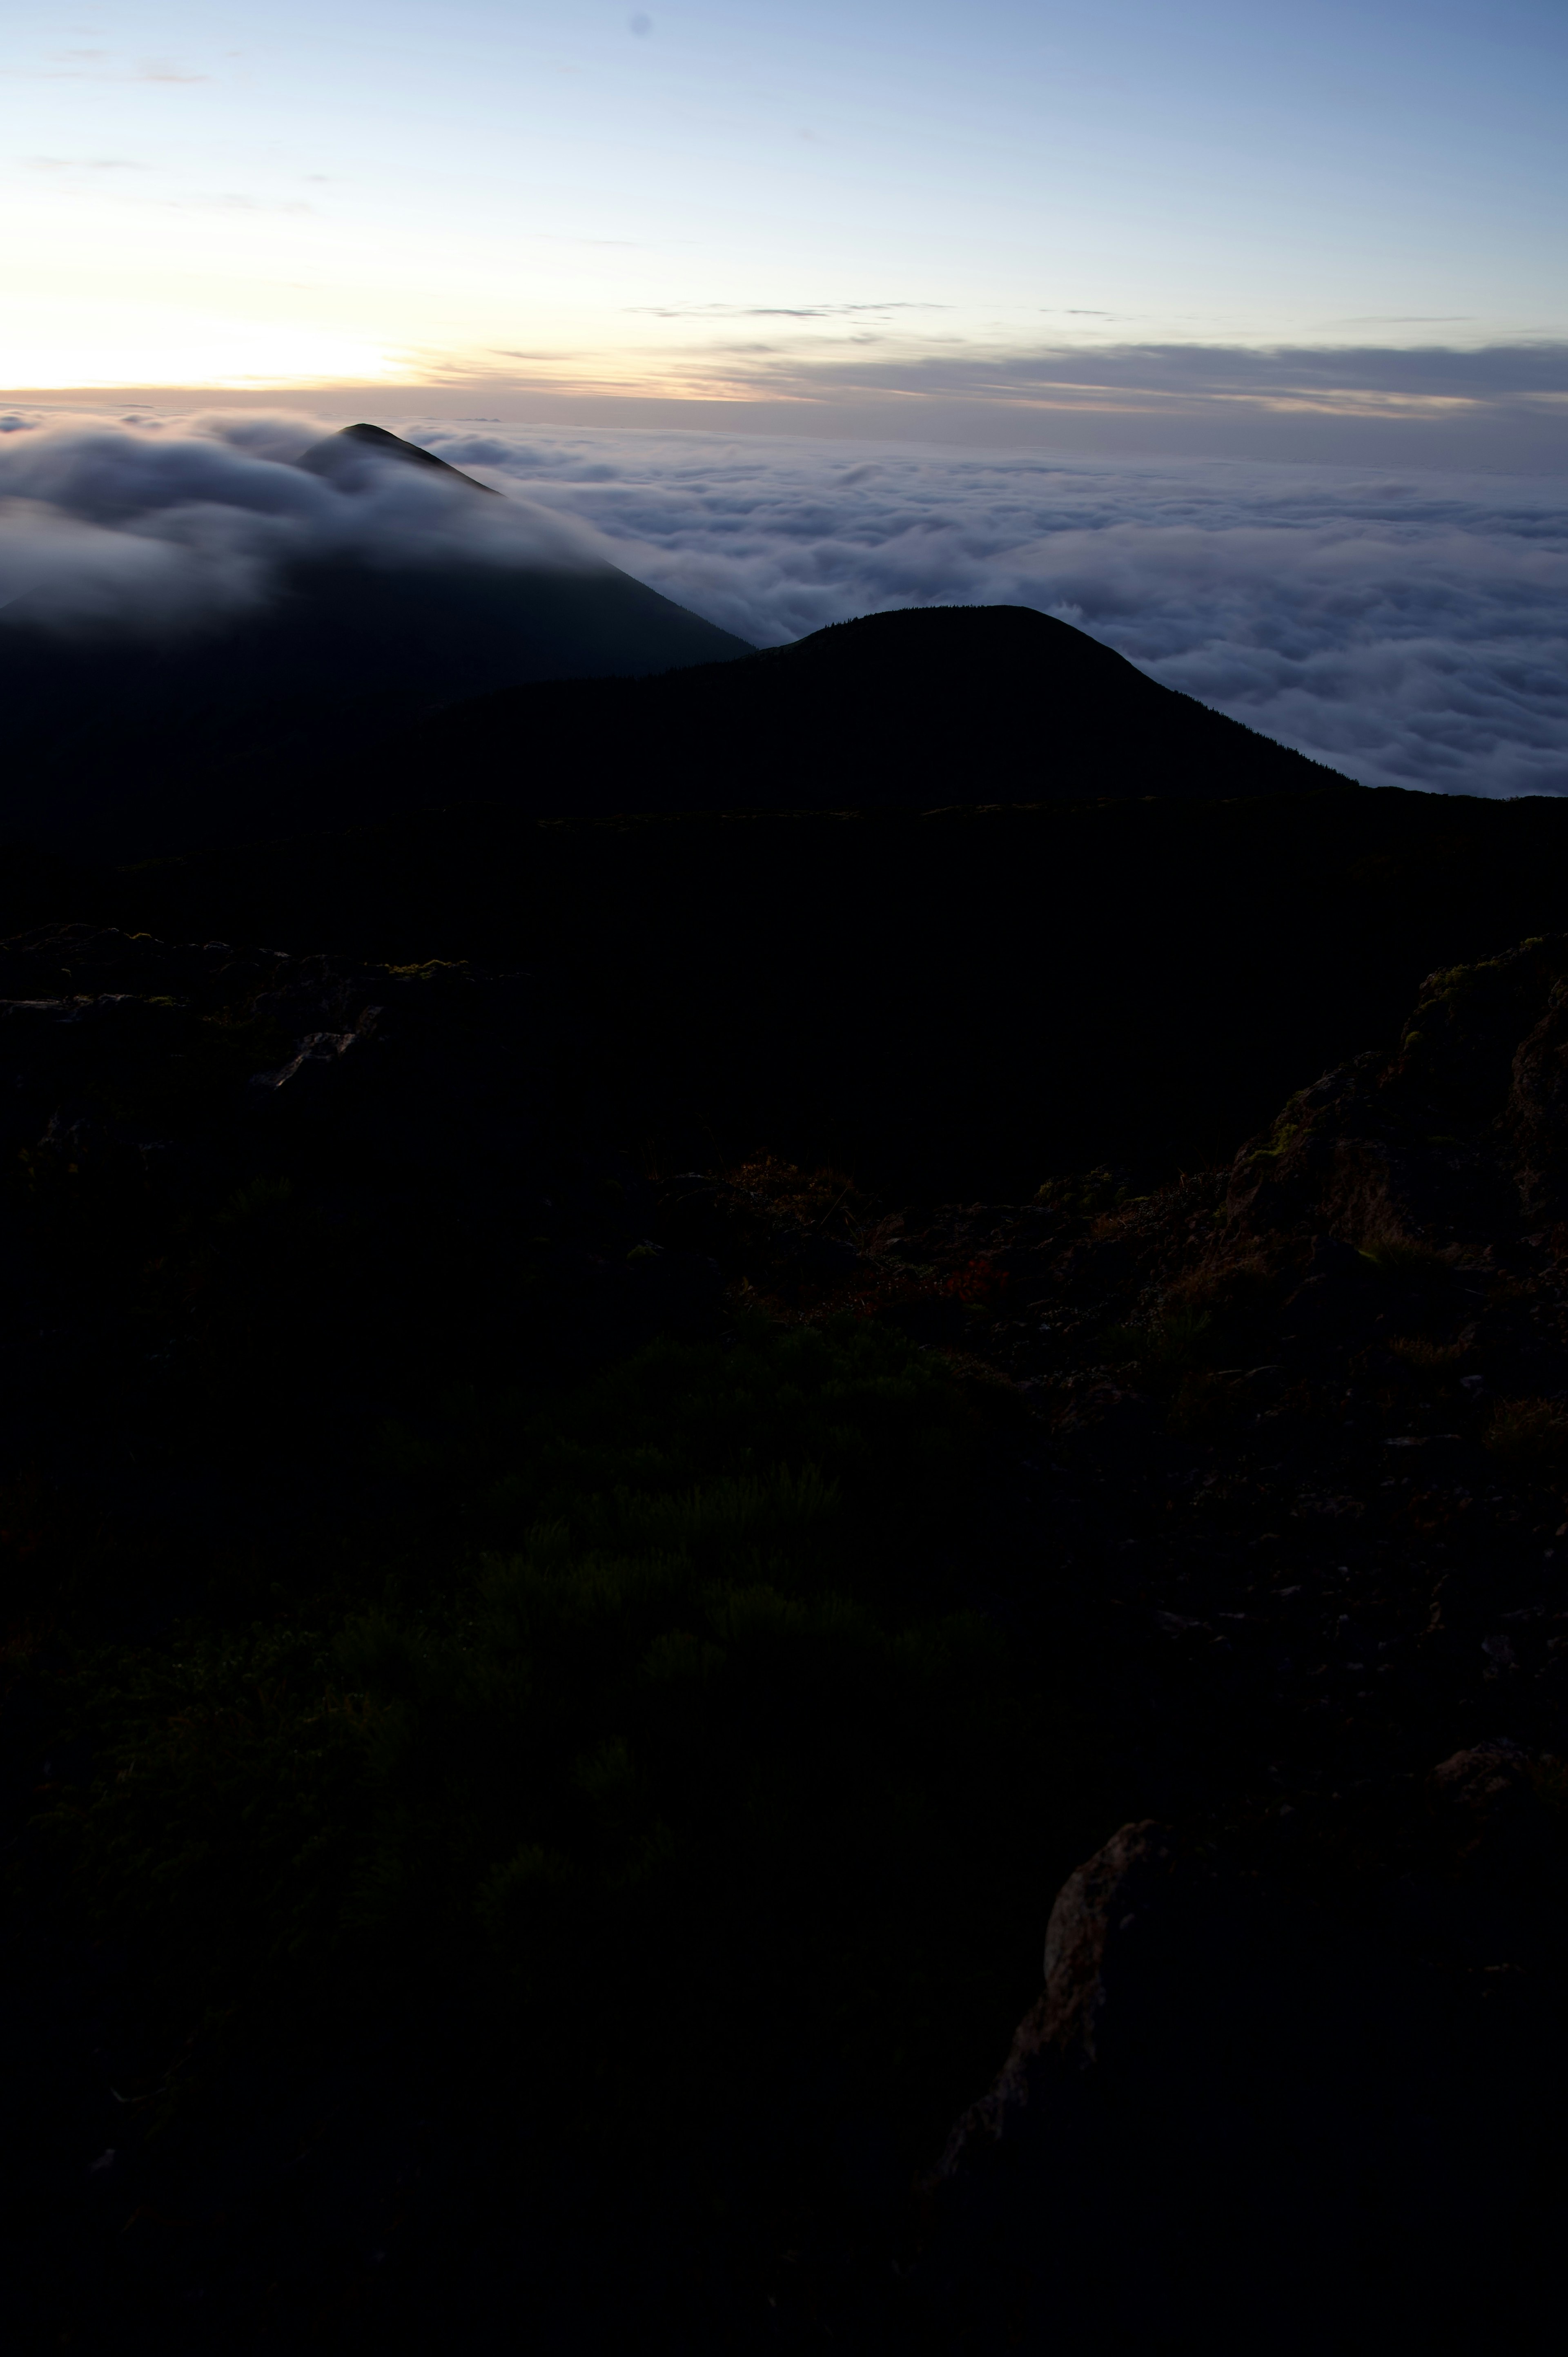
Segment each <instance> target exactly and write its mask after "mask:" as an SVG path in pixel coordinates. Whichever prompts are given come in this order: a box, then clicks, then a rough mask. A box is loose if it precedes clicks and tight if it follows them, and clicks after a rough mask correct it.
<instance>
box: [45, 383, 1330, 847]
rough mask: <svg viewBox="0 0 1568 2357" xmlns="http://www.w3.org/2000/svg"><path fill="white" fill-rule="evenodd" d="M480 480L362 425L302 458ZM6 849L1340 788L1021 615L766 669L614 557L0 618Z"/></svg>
mask: <svg viewBox="0 0 1568 2357" xmlns="http://www.w3.org/2000/svg"><path fill="white" fill-rule="evenodd" d="M389 462H391V463H393V464H398V465H407V466H412V467H416V468H420V469H421V470H422V471H423V470H429V471H432V472H434V473H436V474H439V475H440V476H441V477H443V478H444V479H446V480H448V481H449V483H450V485H451V489H452V491H453V495H454V497H455V498H461V499H465V500H466V499H467V497H468V496H469V495H470V494H471V493H472V492H474V491H486V492H487V494H488V496H491V497H493V496H495V494H493V493H489V492H488V487H487V486H485V485H482V484H477V483H475V482H474V480H473V479H472V478H471V477H469V476H466V475H463V474H461V473H459V472H458V470H457V469H456V468H451V467H448V466H446V463H445V461H443V460H441V459H439V458H437V457H435V456H434V455H433V454H432V453H430V452H429V451H425V450H421V449H418V448H417V447H415V446H413V444H410V443H406V442H403V441H400V440H399V439H398V437H397V436H394V435H391V434H387V433H385V432H383V431H382V430H381V428H379V427H376V426H373V425H353V426H349V427H348V428H347V429H346V430H345V431H344V432H343V433H342V434H338V435H333V436H329V437H328V439H327V440H326V441H324V442H321V443H318V444H317V445H316V446H315V447H314V448H312V449H310V450H307V451H306V452H305V453H304V454H303V456H302V457H301V458H300V459H299V460H298V462H297V463H298V464H299V465H300V466H301V467H303V468H306V469H307V470H308V471H310V472H311V473H313V474H316V475H318V476H321V477H323V478H325V479H328V480H330V481H333V482H335V483H336V484H338V487H339V488H340V489H341V490H343V491H344V493H345V495H346V496H353V495H355V494H356V493H357V492H358V491H360V490H362V489H363V488H365V487H367V486H369V485H370V484H371V483H372V482H373V481H374V480H376V479H378V478H380V479H382V480H384V474H383V472H382V469H383V468H384V467H385V466H386V465H387V464H388V463H389ZM0 698H3V699H4V707H5V714H6V721H7V737H8V750H9V753H10V760H9V762H8V765H7V777H6V780H5V785H4V787H3V788H0V831H3V832H4V833H5V834H9V835H11V836H12V837H13V838H15V837H16V836H18V835H22V836H31V837H34V838H37V839H39V840H42V841H46V842H47V841H54V842H58V843H62V844H71V845H76V846H77V847H79V848H83V849H86V848H90V847H91V848H94V849H102V850H106V851H115V852H119V853H122V854H124V853H126V852H131V851H149V852H150V851H155V850H160V849H166V848H174V847H177V846H178V845H184V844H194V843H199V842H202V841H218V840H227V841H242V840H245V839H247V838H249V837H252V836H255V835H260V834H277V833H279V832H281V831H285V829H290V828H295V827H297V826H299V825H301V824H306V825H318V824H333V823H346V822H350V821H356V820H362V819H365V818H371V817H376V816H381V815H383V814H386V813H391V812H393V811H396V810H406V809H413V808H418V807H422V806H424V805H435V804H441V803H455V802H456V803H463V802H501V803H504V804H506V805H507V806H509V807H510V808H511V809H512V810H513V811H515V813H517V814H518V815H519V816H528V815H532V816H538V817H558V816H571V815H575V814H582V813H613V812H660V811H670V812H680V811H700V810H706V811H712V810H731V811H742V810H758V809H763V810H767V809H772V810H778V809H824V808H827V809H833V808H862V809H865V808H873V807H887V806H897V805H902V806H910V805H914V806H917V807H923V808H930V807H933V806H943V805H948V804H952V803H962V802H969V803H993V802H1042V801H1051V800H1079V799H1085V798H1090V799H1092V798H1096V797H1101V796H1108V795H1111V796H1144V795H1170V794H1181V795H1191V794H1198V795H1214V796H1221V797H1232V796H1238V795H1252V794H1268V793H1282V792H1283V793H1292V792H1295V793H1300V792H1303V791H1313V790H1315V789H1321V788H1324V787H1337V786H1344V785H1346V784H1347V783H1348V782H1349V781H1348V780H1346V779H1344V778H1342V777H1340V776H1339V775H1338V773H1337V772H1336V771H1334V770H1327V769H1325V768H1323V767H1322V766H1320V765H1319V764H1318V763H1316V762H1314V761H1310V760H1308V759H1305V756H1303V755H1301V754H1299V753H1294V752H1291V751H1288V750H1287V749H1286V748H1284V747H1283V746H1280V745H1277V744H1275V743H1273V740H1272V739H1270V738H1268V737H1260V736H1258V735H1256V734H1255V733H1254V732H1253V731H1252V730H1251V729H1249V728H1246V727H1243V726H1241V725H1240V723H1239V722H1237V721H1234V720H1230V719H1228V718H1226V717H1225V716H1223V715H1222V714H1220V713H1217V712H1213V711H1210V710H1209V709H1208V707H1207V706H1206V705H1201V704H1198V703H1196V702H1195V701H1194V700H1193V699H1192V698H1191V697H1190V696H1186V695H1181V694H1176V692H1174V691H1173V690H1171V689H1169V688H1165V687H1161V686H1160V685H1158V684H1157V683H1155V681H1153V680H1151V679H1149V678H1148V677H1146V676H1145V674H1144V673H1142V672H1140V671H1138V670H1137V669H1136V668H1135V667H1134V666H1133V664H1132V663H1129V662H1125V661H1124V660H1123V658H1122V656H1120V655H1118V654H1116V653H1114V652H1113V651H1112V650H1111V649H1110V648H1109V647H1105V646H1102V645H1101V643H1100V642H1099V640H1095V639H1092V638H1090V637H1088V636H1087V635H1086V634H1085V633H1084V632H1083V631H1081V630H1073V629H1072V628H1070V626H1069V624H1067V623H1065V622H1060V621H1056V620H1053V619H1050V618H1048V617H1047V616H1046V615H1043V614H1039V613H1036V612H1034V611H1033V610H1032V609H1030V608H1026V607H1017V606H993V607H935V608H918V609H915V610H911V611H906V612H900V613H891V614H877V615H872V616H869V617H867V618H865V619H862V620H859V621H853V622H844V623H840V624H837V625H834V626H833V627H832V628H830V629H828V630H818V631H816V632H814V633H813V634H812V635H811V637H810V638H807V639H803V640H800V641H799V642H798V643H797V644H796V645H794V646H789V647H783V648H779V649H773V650H769V651H766V652H762V653H758V652H757V651H755V650H753V649H752V648H750V647H748V646H747V644H746V641H745V640H742V639H738V638H736V637H734V636H733V635H732V634H731V633H730V632H728V631H725V630H719V629H717V628H716V627H715V626H714V624H713V623H711V622H707V621H704V620H703V619H702V618H701V617H700V616H698V615H695V614H692V613H688V612H687V611H686V610H685V608H682V607H680V606H677V605H674V604H672V603H671V600H670V599H668V598H666V597H660V595H659V594H658V593H657V592H656V591H655V590H652V589H650V588H649V587H646V586H645V585H644V584H643V583H641V582H639V581H635V580H633V579H632V578H631V576H629V575H628V574H626V573H622V572H620V571H619V570H618V568H617V567H616V566H614V565H608V564H588V565H576V566H573V567H565V566H552V565H543V564H541V563H537V562H536V563H533V564H530V565H516V566H502V565H497V564H496V563H494V562H493V561H484V560H481V559H478V558H473V559H467V560H465V559H462V558H460V557H457V556H454V557H452V558H450V559H448V560H445V561H443V562H442V563H441V564H439V565H432V564H430V563H421V564H413V563H411V564H409V565H404V566H403V567H401V568H399V567H394V566H388V565H372V564H370V563H368V562H366V561H363V560H361V559H349V558H334V559H332V560H330V561H328V560H327V559H323V558H313V559H309V560H307V561H305V562H300V563H296V564H295V565H294V566H293V567H292V568H291V569H290V570H288V571H287V572H286V573H285V576H283V579H282V581H281V583H280V586H279V589H278V592H277V594H276V595H275V596H274V599H273V600H272V602H271V603H270V604H269V605H268V606H266V607H265V608H263V609H262V610H261V611H260V612H252V613H248V614H246V615H244V616H242V617H240V618H237V619H232V620H226V621H224V622H223V623H221V624H220V625H219V626H218V627H216V628H212V629H208V630H200V631H199V632H196V633H193V634H189V635H187V636H185V637H182V638H177V639H174V640H168V639H157V638H153V637H147V636H139V637H138V636H125V635H119V636H115V637H112V638H111V637H104V636H102V635H91V634H75V635H72V634H67V633H64V632H62V631H60V630H57V629H54V628H50V627H48V626H47V625H46V623H45V621H44V619H43V618H42V616H41V615H40V614H39V613H38V612H37V611H36V610H34V609H32V608H31V606H30V601H29V600H28V599H27V597H21V598H18V599H16V601H15V602H14V603H13V604H12V605H10V606H9V607H7V608H5V611H4V613H3V614H0Z"/></svg>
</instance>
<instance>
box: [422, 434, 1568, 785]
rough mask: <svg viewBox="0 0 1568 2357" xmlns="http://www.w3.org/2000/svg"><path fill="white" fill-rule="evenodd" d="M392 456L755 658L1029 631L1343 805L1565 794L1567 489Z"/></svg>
mask: <svg viewBox="0 0 1568 2357" xmlns="http://www.w3.org/2000/svg"><path fill="white" fill-rule="evenodd" d="M410 430H411V431H413V432H416V433H417V436H418V438H419V439H420V440H422V441H427V442H428V443H429V445H430V447H432V448H434V449H436V450H439V452H440V453H441V455H442V456H443V457H446V458H449V459H450V460H451V461H452V462H453V463H454V464H455V465H457V466H463V467H470V468H474V469H476V470H477V471H478V472H479V473H481V474H484V475H485V476H486V478H487V479H489V481H491V482H494V483H497V484H499V485H500V486H501V487H502V488H504V489H506V490H510V491H516V492H518V493H521V494H525V495H526V496H527V497H529V498H530V499H532V500H534V501H535V502H537V503H539V504H541V505H544V506H548V507H551V508H552V509H553V510H554V511H556V512H557V513H559V514H562V515H566V516H570V517H572V518H573V519H574V520H575V521H578V522H582V523H584V524H586V525H589V526H591V527H592V528H593V529H594V530H595V531H596V533H599V534H600V535H602V541H603V544H604V546H605V547H606V549H607V553H608V554H610V555H612V556H613V557H614V559H615V561H616V562H617V563H618V564H619V565H624V566H625V568H626V569H627V570H628V572H631V573H635V574H637V575H638V576H639V578H641V579H643V580H647V581H650V582H651V583H652V584H653V586H654V587H656V588H658V589H661V590H662V591H663V592H664V594H665V595H666V596H667V597H674V598H676V599H678V600H679V601H680V602H681V603H682V605H689V606H692V607H694V608H696V610H697V611H698V612H699V613H702V614H704V615H706V616H707V617H708V618H709V619H711V620H713V621H715V622H718V623H720V624H722V625H723V627H724V628H725V629H726V630H735V631H736V632H737V633H738V634H739V635H740V636H741V637H743V638H747V639H751V640H755V641H756V642H757V643H758V644H762V645H779V644H780V643H782V642H784V641H785V640H789V639H792V638H797V637H799V636H800V635H801V634H802V633H803V632H805V631H807V630H817V629H820V628H821V627H822V624H824V623H826V622H833V621H840V620H843V619H847V618H848V617H849V616H851V615H854V614H864V613H870V612H874V611H877V610H880V609H881V608H886V607H894V606H908V605H929V604H950V603H962V604H970V603H972V604H991V603H1010V604H1018V605H1025V606H1035V607H1037V608H1040V609H1041V610H1042V611H1044V612H1046V613H1051V614H1059V615H1061V616H1062V617H1063V618H1064V619H1066V620H1068V621H1070V622H1074V623H1076V624H1078V625H1079V628H1081V629H1083V630H1089V631H1090V632H1091V633H1092V634H1093V636H1094V637H1096V638H1098V639H1102V640H1105V641H1106V642H1107V643H1108V644H1109V645H1112V646H1113V647H1115V648H1116V649H1117V650H1118V651H1120V652H1121V653H1122V654H1124V655H1127V656H1128V657H1130V658H1131V660H1132V661H1133V662H1136V663H1138V664H1140V665H1141V666H1142V667H1143V669H1144V670H1145V671H1148V672H1150V673H1153V674H1154V676H1155V678H1157V679H1160V680H1163V681H1164V682H1165V683H1166V684H1167V685H1168V686H1171V687H1178V688H1182V689H1185V690H1186V692H1187V694H1191V695H1196V696H1198V697H1200V698H1201V700H1202V701H1203V702H1204V703H1206V704H1211V705H1217V706H1218V707H1219V709H1220V710H1221V711H1223V712H1229V713H1230V714H1232V715H1233V716H1234V717H1235V718H1237V719H1238V720H1243V721H1245V722H1246V723H1247V724H1248V725H1249V726H1251V727H1254V728H1259V729H1262V731H1263V732H1264V734H1265V735H1268V736H1271V737H1278V738H1279V739H1280V740H1281V742H1282V743H1284V744H1287V745H1293V746H1294V747H1296V748H1298V749H1299V750H1300V751H1302V752H1304V753H1308V754H1311V755H1312V756H1313V757H1314V758H1315V759H1318V760H1324V761H1327V762H1330V763H1331V764H1332V765H1333V766H1334V767H1335V768H1337V769H1340V770H1346V771H1347V772H1348V774H1349V775H1351V776H1353V777H1358V778H1359V779H1361V780H1363V781H1364V782H1365V783H1367V784H1374V785H1398V786H1420V787H1425V788H1428V789H1434V790H1441V791H1450V792H1464V793H1480V794H1493V795H1507V794H1521V793H1564V792H1568V483H1564V482H1562V481H1559V480H1553V479H1550V478H1544V479H1530V478H1518V477H1516V478H1508V477H1499V476H1478V477H1468V478H1466V477H1463V476H1455V475H1436V474H1422V473H1419V472H1416V471H1411V472H1409V473H1405V474H1398V473H1391V472H1388V471H1380V472H1378V473H1376V474H1373V473H1370V472H1365V471H1359V470H1358V471H1352V470H1350V469H1348V468H1308V467H1284V466H1267V465H1256V464H1227V463H1224V462H1214V461H1200V460H1194V461H1184V460H1176V461H1173V462H1166V463H1155V462H1143V463H1129V462H1122V463H1112V464H1104V463H1100V462H1096V461H1095V460H1093V459H1084V458H1079V457H1073V458H1053V457H1046V456H1043V455H1037V454H1035V453H1032V452H1031V453H1018V454H1010V455H1007V456H1003V455H1000V454H997V453H993V452H982V453H970V454H964V453H958V452H950V451H946V450H940V449H931V448H926V449H923V450H922V449H915V448H911V447H910V446H909V445H908V444H886V445H882V446H876V445H867V444H865V443H864V442H855V443H854V444H847V445H845V444H841V445H837V446H833V445H825V444H822V443H817V442H811V443H801V442H784V441H778V442H767V441H764V440H762V439H761V438H760V437H753V436H746V437H744V438H741V437H738V436H730V437H725V438H720V437H717V436H714V437H713V438H711V439H710V438H708V437H705V436H696V435H686V434H682V435H668V436H660V435H654V434H642V433H627V432H618V431H613V430H606V431H585V432H577V433H554V432H551V433H539V432H527V431H524V430H523V429H521V428H519V429H511V428H499V427H496V426H487V427H484V428H482V429H478V430H476V429H474V428H471V427H470V428H467V429H465V428H462V427H459V426H456V425H453V424H452V423H451V422H450V421H448V422H446V423H444V424H437V423H435V421H432V422H431V423H430V424H429V425H428V426H427V427H426V428H424V429H423V430H421V429H410ZM1049 725H1050V720H1049V715H1048V713H1042V714H1041V726H1042V728H1048V727H1049Z"/></svg>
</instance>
